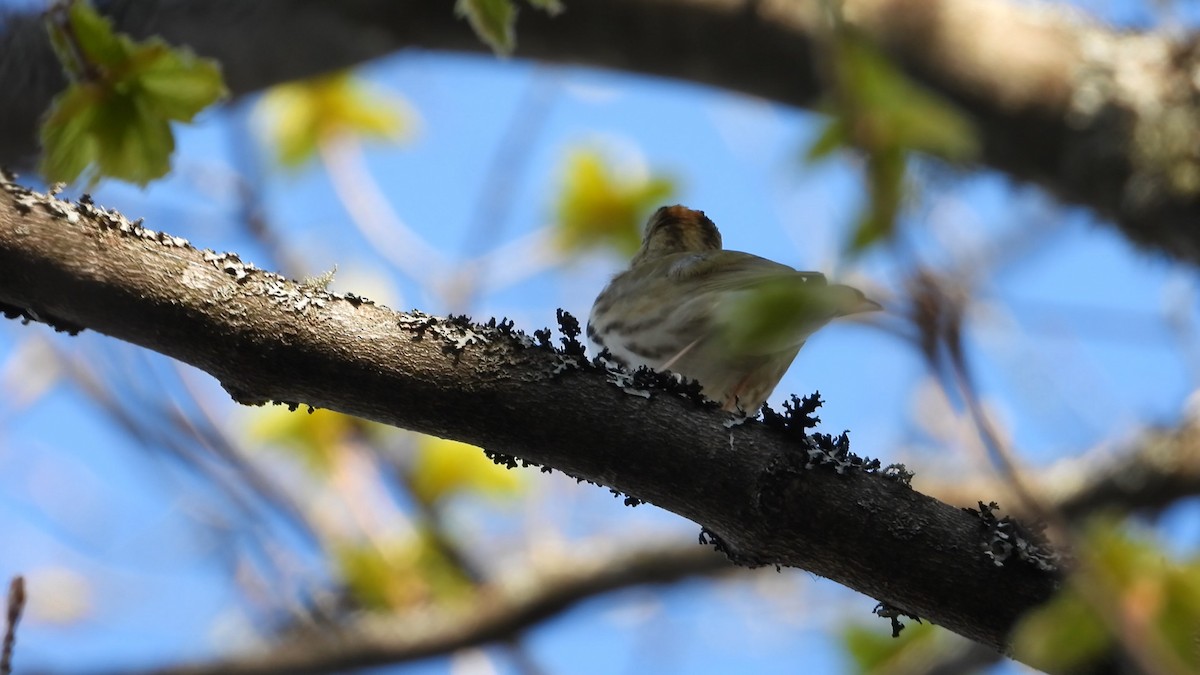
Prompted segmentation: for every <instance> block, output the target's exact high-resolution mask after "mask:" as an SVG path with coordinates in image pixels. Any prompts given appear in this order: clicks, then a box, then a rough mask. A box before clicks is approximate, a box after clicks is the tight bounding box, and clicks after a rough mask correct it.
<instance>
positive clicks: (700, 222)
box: [633, 204, 721, 267]
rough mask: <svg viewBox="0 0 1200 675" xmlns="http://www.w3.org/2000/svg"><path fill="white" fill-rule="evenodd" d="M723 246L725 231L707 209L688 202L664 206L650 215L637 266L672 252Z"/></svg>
mask: <svg viewBox="0 0 1200 675" xmlns="http://www.w3.org/2000/svg"><path fill="white" fill-rule="evenodd" d="M719 250H721V233H720V232H719V231H718V230H717V226H716V225H715V224H714V223H713V221H712V220H710V219H709V218H708V216H706V215H704V212H703V211H696V210H694V209H689V208H688V207H686V206H680V205H678V204H676V205H675V206H664V207H662V208H660V209H659V210H657V211H655V212H654V215H652V216H650V220H649V221H648V222H647V223H646V233H645V234H644V235H643V237H642V248H641V250H639V251H638V252H637V255H635V256H634V257H633V266H634V267H636V266H637V265H639V264H640V263H642V262H645V261H647V260H652V259H654V258H658V257H661V256H664V255H670V254H672V253H698V252H701V251H719Z"/></svg>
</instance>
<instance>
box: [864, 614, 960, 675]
mask: <svg viewBox="0 0 1200 675" xmlns="http://www.w3.org/2000/svg"><path fill="white" fill-rule="evenodd" d="M885 626H886V624H885V623H883V622H879V623H875V624H868V625H863V624H858V623H854V624H850V625H848V626H846V627H845V628H843V629H842V630H841V636H840V637H841V642H842V646H844V647H845V649H846V653H847V654H849V656H850V658H851V659H852V660H853V663H854V666H853V668H852V669H851V671H850V672H852V673H859V674H861V675H884V674H885V673H904V672H912V671H914V670H916V669H915V668H912V666H913V665H914V664H919V663H931V662H933V659H934V658H935V657H936V655H937V653H938V651H939V649H941V648H942V641H941V640H939V639H938V638H939V633H940V631H939V629H937V628H935V627H934V626H933V625H932V624H928V623H916V622H915V621H909V622H905V628H904V632H903V633H901V634H900V636H899V637H896V638H893V637H892V634H891V630H890V629H889V628H886V627H885ZM906 666H907V667H906Z"/></svg>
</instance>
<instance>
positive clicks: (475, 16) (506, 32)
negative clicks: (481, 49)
mask: <svg viewBox="0 0 1200 675" xmlns="http://www.w3.org/2000/svg"><path fill="white" fill-rule="evenodd" d="M454 11H455V12H456V13H457V14H458V15H459V16H465V17H466V18H467V21H468V22H469V23H470V24H471V28H472V29H473V30H474V31H475V34H476V35H478V36H479V39H480V40H483V42H484V43H485V44H487V45H488V46H489V47H491V48H492V51H493V52H495V53H496V54H497V55H499V56H508V55H509V54H512V52H513V49H514V48H515V47H516V44H517V38H516V29H515V26H516V22H517V8H516V7H515V6H513V3H512V0H458V1H457V2H456V3H455V5H454Z"/></svg>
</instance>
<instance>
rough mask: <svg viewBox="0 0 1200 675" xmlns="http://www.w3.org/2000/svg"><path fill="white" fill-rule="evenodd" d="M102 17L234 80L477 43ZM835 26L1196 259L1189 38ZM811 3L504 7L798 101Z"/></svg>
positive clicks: (587, 56) (976, 6) (32, 57)
mask: <svg viewBox="0 0 1200 675" xmlns="http://www.w3.org/2000/svg"><path fill="white" fill-rule="evenodd" d="M96 4H97V5H98V6H99V7H100V9H101V10H102V11H104V12H106V13H107V14H108V15H110V16H112V17H113V18H114V19H115V21H116V23H117V26H118V28H119V29H120V30H123V31H128V32H130V33H132V34H134V35H136V36H145V35H149V34H161V35H163V36H164V37H165V38H166V39H168V40H169V41H171V42H173V43H177V44H186V45H190V46H192V47H193V48H195V49H196V50H197V51H198V52H199V53H201V54H203V55H205V56H211V57H214V58H216V59H218V60H219V61H220V62H221V63H222V64H223V67H224V70H225V74H226V78H227V80H228V83H229V86H230V88H231V90H232V91H233V92H234V93H235V94H244V93H248V92H252V91H257V90H260V89H263V88H265V87H268V86H270V85H273V84H277V83H279V82H283V81H287V80H291V79H295V78H300V77H306V76H310V75H313V74H316V73H319V72H325V71H329V70H333V69H338V68H344V67H348V66H351V65H354V64H357V63H361V62H363V61H365V60H368V59H372V58H376V57H379V56H382V55H384V54H388V53H390V52H393V51H396V50H401V49H406V48H424V49H449V50H468V51H482V50H483V49H484V47H483V45H482V44H481V43H480V42H479V40H477V39H476V38H475V36H474V35H473V34H472V33H471V31H470V29H469V27H468V26H467V25H466V23H465V22H464V21H462V20H460V19H458V18H456V17H455V15H454V13H453V11H452V8H450V7H447V6H446V3H445V2H444V0H407V1H406V2H391V1H386V0H343V1H342V2H336V3H331V2H325V1H324V0H258V1H257V2H253V3H246V2H241V1H240V0H173V1H172V2H163V1H161V0H100V1H98V2H96ZM841 4H842V7H843V12H844V15H845V18H846V21H847V23H848V25H850V26H852V27H854V28H856V29H858V30H859V31H861V32H863V33H864V34H865V35H867V36H868V37H870V38H871V39H872V40H874V41H875V42H877V43H878V44H880V45H881V46H883V47H884V48H885V49H886V50H887V52H888V53H889V54H890V55H891V56H892V57H893V58H895V59H896V60H897V61H898V62H899V63H901V64H902V65H903V66H905V67H906V69H907V70H908V71H909V72H910V73H911V74H912V75H913V76H914V77H916V78H917V79H918V80H919V81H920V82H923V83H924V84H926V85H927V86H929V87H930V88H932V89H934V90H937V91H939V92H941V93H942V94H944V95H945V96H947V97H949V98H950V99H952V100H953V101H955V102H957V103H958V104H959V105H961V106H962V107H963V108H964V109H965V110H966V111H967V112H968V113H969V115H970V116H971V118H972V120H973V121H974V123H975V125H976V127H977V129H978V131H979V133H980V138H981V141H982V148H983V154H982V157H981V161H982V163H983V164H985V165H987V166H990V167H993V168H996V169H999V170H1001V171H1005V172H1007V173H1009V174H1011V175H1013V176H1015V177H1017V178H1020V179H1023V180H1026V181H1031V182H1035V183H1037V184H1039V185H1041V186H1043V187H1045V188H1047V189H1048V190H1050V191H1051V192H1053V193H1055V194H1056V195H1058V196H1059V197H1061V198H1063V199H1065V200H1067V201H1069V202H1073V203H1077V204H1082V205H1086V206H1089V207H1091V208H1093V209H1095V210H1096V211H1097V212H1098V213H1099V214H1100V215H1102V216H1104V217H1106V218H1111V219H1113V220H1114V221H1115V222H1116V223H1117V224H1119V225H1120V226H1121V227H1122V229H1123V231H1124V232H1125V234H1126V235H1127V236H1129V237H1130V238H1131V239H1133V240H1135V241H1138V242H1141V243H1144V244H1147V245H1151V246H1154V247H1156V248H1157V249H1159V250H1162V251H1166V252H1167V253H1169V254H1171V255H1173V256H1176V257H1178V258H1181V259H1186V260H1190V261H1192V262H1200V228H1195V227H1193V223H1195V222H1196V221H1197V220H1200V149H1198V148H1200V142H1197V139H1198V138H1200V121H1197V120H1200V111H1198V110H1197V107H1198V102H1200V85H1197V81H1198V80H1197V78H1196V77H1195V76H1194V73H1195V72H1197V70H1198V69H1200V49H1197V46H1196V42H1195V40H1194V39H1187V40H1179V39H1175V38H1170V37H1168V36H1166V35H1158V34H1154V33H1136V32H1116V31H1113V30H1111V29H1109V28H1106V27H1103V26H1100V25H1097V24H1095V23H1092V22H1089V21H1086V20H1084V19H1082V18H1080V16H1079V15H1078V14H1077V13H1073V14H1067V13H1065V12H1063V11H1061V10H1058V9H1056V8H1053V7H1049V6H1045V5H1031V4H1029V3H1018V2H1008V1H1003V0H993V1H992V2H978V1H976V0H920V1H914V0H844V1H843V2H842V3H841ZM824 5H825V3H821V2H796V1H795V0H572V2H571V3H569V4H568V5H567V11H565V12H563V13H561V14H560V15H558V16H555V17H549V16H546V15H545V14H543V13H541V12H524V13H522V15H521V17H520V20H519V23H518V27H517V37H518V47H517V52H516V53H517V56H518V57H525V58H534V59H539V60H543V61H547V62H555V63H582V64H587V65H591V66H599V67H606V68H617V69H622V70H627V71H630V72H636V73H645V74H651V75H660V76H667V77H673V78H678V79H683V80H690V81H693V82H698V83H702V84H708V85H712V86H716V87H721V88H724V89H728V90H731V91H737V92H742V93H746V94H750V95H753V96H759V97H762V98H766V99H770V100H775V101H778V102H781V103H785V104H789V105H796V106H804V107H811V106H813V105H814V104H815V103H817V102H818V101H820V100H821V99H822V97H823V96H824V95H825V94H826V93H827V91H826V89H825V86H826V85H825V82H826V81H827V78H825V77H823V75H822V71H823V65H822V64H823V63H824V62H825V61H826V60H827V59H828V58H830V56H829V51H828V49H827V46H828V39H827V32H826V30H825V28H824V24H823V19H822V18H821V14H820V12H821V8H822V7H823V6H824ZM38 22H39V20H38V18H37V16H35V15H32V14H30V15H17V16H13V17H10V18H8V19H6V20H5V21H4V22H0V91H4V92H5V103H4V105H3V106H0V164H9V165H12V164H14V163H17V162H21V161H27V160H28V159H29V158H30V157H32V155H33V153H34V151H35V149H36V145H35V143H36V125H37V121H38V120H39V118H40V117H41V115H42V114H43V112H44V111H45V110H46V108H47V105H48V103H49V101H50V99H51V97H52V96H53V95H54V94H55V93H57V92H58V91H59V90H61V88H62V86H63V78H62V74H61V69H60V67H59V65H58V64H57V63H56V62H55V60H54V58H53V54H52V52H51V50H50V48H49V45H48V44H47V42H46V36H45V31H44V30H42V29H41V28H40V24H39V23H38Z"/></svg>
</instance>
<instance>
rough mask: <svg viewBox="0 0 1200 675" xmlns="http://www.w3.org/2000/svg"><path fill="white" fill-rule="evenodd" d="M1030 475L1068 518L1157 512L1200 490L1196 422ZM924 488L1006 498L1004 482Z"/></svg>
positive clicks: (963, 497)
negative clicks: (1121, 448) (1119, 450)
mask: <svg viewBox="0 0 1200 675" xmlns="http://www.w3.org/2000/svg"><path fill="white" fill-rule="evenodd" d="M1030 479H1031V481H1032V483H1033V489H1034V490H1035V491H1036V492H1037V493H1039V494H1040V495H1042V496H1043V498H1044V499H1046V500H1047V501H1049V502H1050V503H1052V504H1054V506H1055V508H1056V509H1058V511H1059V512H1060V513H1062V514H1063V515H1065V516H1066V517H1068V518H1070V519H1071V520H1080V519H1082V518H1084V517H1086V516H1088V515H1090V514H1093V513H1097V512H1109V513H1128V512H1131V511H1139V510H1151V511H1158V510H1161V509H1164V508H1166V507H1168V506H1170V505H1171V504H1173V503H1175V502H1176V501H1177V500H1179V499H1183V498H1186V497H1194V496H1196V495H1200V423H1198V422H1197V421H1196V420H1194V419H1193V420H1188V421H1186V422H1185V423H1183V424H1182V425H1181V426H1179V427H1177V428H1174V429H1150V430H1148V431H1146V432H1145V433H1143V434H1142V436H1141V437H1140V438H1139V439H1137V440H1136V441H1134V442H1133V443H1132V444H1131V445H1130V447H1129V448H1127V449H1126V450H1125V451H1124V452H1122V453H1120V454H1119V455H1116V456H1114V455H1113V453H1111V452H1106V451H1103V452H1102V451H1094V452H1091V453H1088V454H1085V455H1083V456H1081V457H1074V458H1071V459H1068V460H1063V461H1061V462H1059V463H1057V464H1055V465H1054V466H1051V467H1047V468H1043V469H1039V470H1038V471H1037V473H1036V475H1032V476H1030ZM923 487H924V488H925V489H927V490H928V491H929V492H930V494H932V495H935V496H936V497H937V498H938V499H941V500H943V501H945V502H948V503H950V504H973V503H974V502H975V501H977V500H978V499H979V497H978V495H981V494H994V495H998V496H997V499H998V500H1004V501H1002V503H1007V500H1005V497H1004V493H1005V492H1006V490H1007V488H1006V486H1005V485H1004V484H1003V481H996V480H990V479H984V478H980V479H979V480H974V481H972V480H968V481H963V480H962V478H961V477H960V478H956V479H954V480H946V481H940V480H938V478H937V477H936V476H933V477H930V480H928V481H926V482H925V484H924V485H923ZM1014 511H1016V512H1017V513H1018V515H1023V516H1024V517H1028V516H1029V514H1020V510H1019V509H1014Z"/></svg>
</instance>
